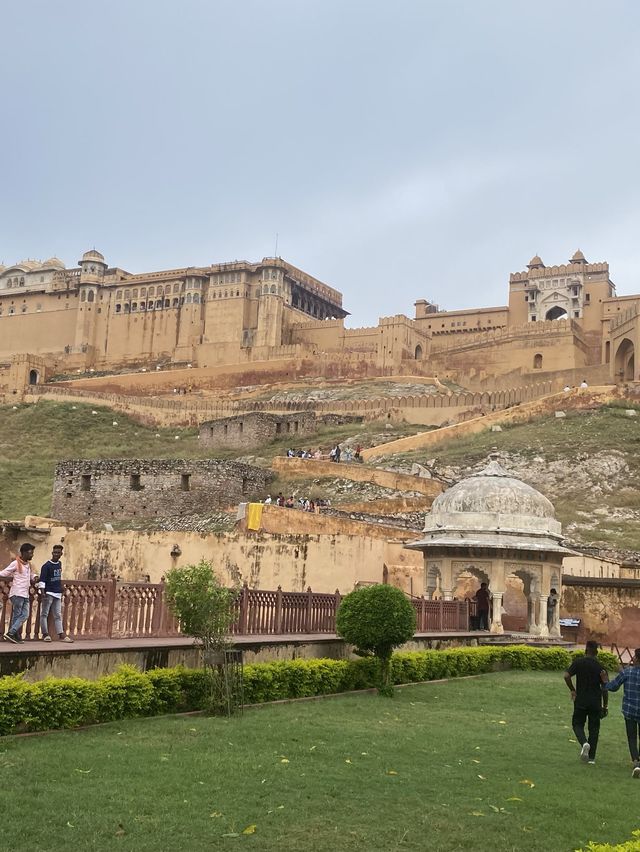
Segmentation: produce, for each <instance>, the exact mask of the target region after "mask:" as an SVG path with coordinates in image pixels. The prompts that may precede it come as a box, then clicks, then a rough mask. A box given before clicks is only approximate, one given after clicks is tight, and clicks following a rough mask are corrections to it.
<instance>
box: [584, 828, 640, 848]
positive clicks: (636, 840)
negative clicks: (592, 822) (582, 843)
mask: <svg viewBox="0 0 640 852" xmlns="http://www.w3.org/2000/svg"><path fill="white" fill-rule="evenodd" d="M631 833H632V834H633V840H626V841H625V842H624V843H617V844H615V845H612V844H610V843H594V842H593V840H592V841H591V842H590V843H589V844H588V846H586V847H585V848H584V849H582V850H579V852H640V829H636V830H635V831H632V832H631Z"/></svg>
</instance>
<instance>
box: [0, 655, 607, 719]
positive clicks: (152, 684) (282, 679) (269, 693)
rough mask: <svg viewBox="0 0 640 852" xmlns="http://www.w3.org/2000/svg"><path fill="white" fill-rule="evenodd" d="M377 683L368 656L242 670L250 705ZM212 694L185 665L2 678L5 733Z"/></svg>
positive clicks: (478, 668) (406, 660) (409, 666)
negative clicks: (90, 676)
mask: <svg viewBox="0 0 640 852" xmlns="http://www.w3.org/2000/svg"><path fill="white" fill-rule="evenodd" d="M571 659H572V654H570V653H569V652H568V651H565V650H564V649H562V648H529V647H527V646H524V645H514V646H485V647H479V648H454V649H451V650H448V651H414V652H409V653H399V654H394V656H393V658H392V678H393V682H394V683H396V684H400V683H417V682H419V681H428V680H437V679H439V678H449V677H460V676H464V675H471V674H483V673H485V672H490V671H496V670H499V669H502V668H504V669H507V668H510V669H521V670H525V669H530V670H545V671H562V670H563V669H566V668H567V667H568V666H569V664H570V663H571ZM600 659H601V661H602V662H603V663H604V665H606V666H607V668H608V669H609V670H610V671H613V670H614V669H617V666H618V661H617V659H616V657H615V656H614V655H613V654H609V653H601V654H600ZM376 684H377V661H376V660H374V659H373V658H370V657H364V658H361V659H357V660H291V661H287V662H276V663H255V664H252V665H247V666H245V668H244V699H245V703H246V704H261V703H264V702H267V701H277V700H278V699H285V698H304V697H310V696H314V695H327V694H330V693H337V692H347V691H349V690H353V689H367V688H369V687H373V686H375V685H376ZM206 698H207V684H206V681H205V674H204V672H203V671H202V670H201V669H185V668H183V667H181V666H178V667H176V668H173V669H153V670H151V671H148V672H144V673H142V672H140V671H138V669H136V668H134V667H133V666H121V667H120V668H119V669H118V671H116V672H115V673H114V674H110V675H107V676H105V677H101V678H99V679H98V680H96V681H88V680H82V679H81V678H65V679H62V678H60V679H59V678H48V679H47V680H42V681H38V682H37V683H27V682H26V681H25V680H24V678H23V677H22V675H10V676H8V677H1V678H0V734H1V735H4V734H11V733H20V732H26V731H45V730H53V729H55V728H74V727H78V726H79V725H90V724H93V723H96V722H111V721H115V720H117V719H130V718H134V717H139V716H157V715H159V714H162V713H180V712H184V711H188V710H201V709H202V708H203V707H204V706H205V703H206Z"/></svg>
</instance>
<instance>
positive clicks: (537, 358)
mask: <svg viewBox="0 0 640 852" xmlns="http://www.w3.org/2000/svg"><path fill="white" fill-rule="evenodd" d="M533 369H534V370H541V369H542V355H540V354H538V355H534V356H533Z"/></svg>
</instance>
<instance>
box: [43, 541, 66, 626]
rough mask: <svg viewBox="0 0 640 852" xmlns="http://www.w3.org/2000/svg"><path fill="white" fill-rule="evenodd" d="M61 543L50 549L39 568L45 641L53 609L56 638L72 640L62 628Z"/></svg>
mask: <svg viewBox="0 0 640 852" xmlns="http://www.w3.org/2000/svg"><path fill="white" fill-rule="evenodd" d="M61 559H62V545H61V544H56V545H55V546H54V548H53V550H52V551H51V559H49V560H48V561H47V562H45V563H44V565H43V566H42V568H41V569H40V581H39V583H38V588H39V589H41V590H42V591H43V592H44V594H43V596H42V602H41V604H40V632H41V633H42V638H43V640H44V641H45V642H51V636H49V612H50V611H51V610H52V609H53V620H54V623H55V628H56V633H57V634H58V638H59V639H61V640H62V641H63V642H73V639H72V638H71V637H70V636H66V635H65V632H64V630H63V629H62V562H61V561H60V560H61Z"/></svg>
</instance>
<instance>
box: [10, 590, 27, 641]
mask: <svg viewBox="0 0 640 852" xmlns="http://www.w3.org/2000/svg"><path fill="white" fill-rule="evenodd" d="M9 600H10V601H11V624H10V625H9V631H8V632H9V633H10V634H11V635H12V636H17V635H18V631H19V630H20V628H21V627H22V625H23V624H24V623H25V621H26V620H27V618H29V598H21V597H18V595H13V596H12V597H10V598H9Z"/></svg>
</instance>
